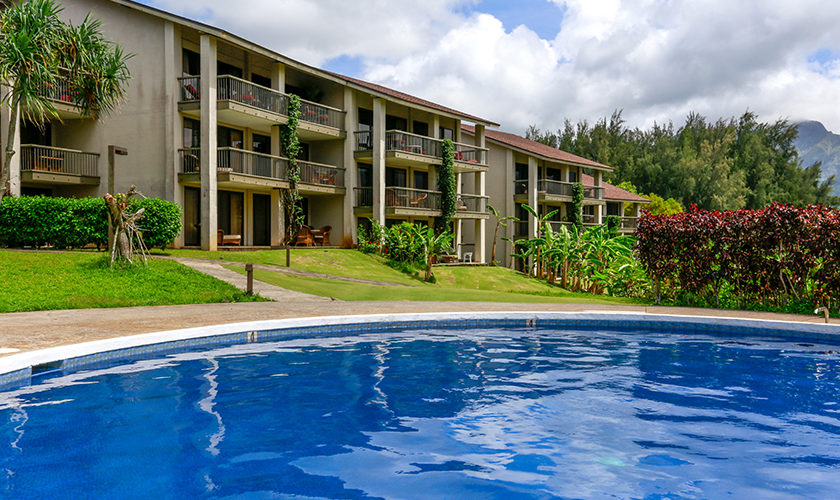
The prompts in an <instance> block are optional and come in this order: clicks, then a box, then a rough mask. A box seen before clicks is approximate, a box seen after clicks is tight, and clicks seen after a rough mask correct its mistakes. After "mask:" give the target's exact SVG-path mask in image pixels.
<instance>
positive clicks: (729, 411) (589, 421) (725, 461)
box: [0, 330, 840, 500]
mask: <svg viewBox="0 0 840 500" xmlns="http://www.w3.org/2000/svg"><path fill="white" fill-rule="evenodd" d="M838 352H840V346H838V345H832V344H826V343H818V342H802V341H795V340H784V339H772V338H746V339H744V338H740V339H736V338H734V337H726V336H711V335H703V334H664V333H656V332H635V333H626V332H611V331H598V332H595V331H552V330H466V331H459V332H452V331H446V330H440V331H429V330H420V331H402V332H397V333H387V334H385V333H383V334H367V335H359V336H352V337H350V336H348V337H340V338H339V337H333V338H321V339H307V338H295V339H288V340H284V341H280V342H272V343H257V344H246V345H239V346H228V347H219V348H216V349H214V350H208V351H202V352H186V353H179V354H173V355H170V356H165V357H162V358H158V359H148V360H139V361H134V362H130V363H124V364H121V365H117V366H111V367H105V368H98V369H90V370H87V371H81V372H75V373H69V374H59V375H57V376H52V377H44V379H43V380H36V381H35V382H34V383H33V385H32V386H29V387H24V388H22V389H19V390H16V391H11V392H6V393H2V394H0V431H2V435H0V441H1V442H0V446H2V453H0V457H1V458H0V460H2V463H0V496H2V497H8V498H143V499H147V500H149V499H158V498H231V497H233V498H247V499H262V498H290V497H295V498H323V497H330V498H365V497H384V498H424V497H425V498H500V499H511V498H550V497H573V498H580V497H588V498H592V497H594V498H603V497H616V498H630V497H633V498H677V497H685V498H696V497H704V498H708V497H710V498H721V497H725V496H728V497H731V498H787V497H790V498H793V497H803V496H804V497H812V498H830V497H836V495H837V492H838V491H840V354H838Z"/></svg>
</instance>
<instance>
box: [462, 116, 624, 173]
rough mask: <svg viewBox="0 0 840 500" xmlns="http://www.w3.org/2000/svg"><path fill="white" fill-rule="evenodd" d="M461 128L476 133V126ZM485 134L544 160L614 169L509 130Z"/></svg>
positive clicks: (491, 131)
mask: <svg viewBox="0 0 840 500" xmlns="http://www.w3.org/2000/svg"><path fill="white" fill-rule="evenodd" d="M461 128H462V129H464V130H465V131H467V132H469V133H470V134H474V133H475V127H470V126H468V125H463V126H462V127H461ZM484 136H485V138H487V139H490V140H492V141H495V142H498V143H500V144H504V145H506V146H510V147H511V148H514V149H518V150H520V151H523V152H525V153H529V154H533V155H535V156H539V157H541V158H543V159H544V160H549V161H557V162H561V163H569V164H572V165H579V166H582V167H588V168H596V169H598V170H614V169H613V168H612V167H611V166H609V165H604V164H603V163H598V162H596V161H592V160H588V159H586V158H583V157H582V156H578V155H573V154H572V153H567V152H566V151H563V150H562V149H557V148H552V147H551V146H546V145H545V144H542V143H540V142H536V141H532V140H530V139H526V138H524V137H521V136H518V135H514V134H509V133H507V132H500V131H498V130H485V131H484Z"/></svg>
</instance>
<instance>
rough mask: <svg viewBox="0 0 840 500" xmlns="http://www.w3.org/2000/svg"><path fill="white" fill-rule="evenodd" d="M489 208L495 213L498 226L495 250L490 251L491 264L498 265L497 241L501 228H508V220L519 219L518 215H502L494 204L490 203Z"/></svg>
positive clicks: (494, 234) (494, 242) (494, 243)
mask: <svg viewBox="0 0 840 500" xmlns="http://www.w3.org/2000/svg"><path fill="white" fill-rule="evenodd" d="M487 209H488V210H490V213H491V214H493V217H494V218H495V219H496V228H495V229H494V230H493V250H492V251H491V252H490V265H491V266H495V265H496V241H497V240H498V238H499V228H502V227H503V228H507V226H508V222H511V221H517V220H519V219H517V218H516V217H513V216H506V217H500V216H499V215H500V214H499V211H498V210H496V208H495V207H494V206H493V205H490V204H488V205H487Z"/></svg>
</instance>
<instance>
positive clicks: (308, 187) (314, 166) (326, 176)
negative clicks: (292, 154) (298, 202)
mask: <svg viewBox="0 0 840 500" xmlns="http://www.w3.org/2000/svg"><path fill="white" fill-rule="evenodd" d="M297 165H298V171H299V172H300V183H299V184H298V190H300V192H302V193H308V194H318V193H324V194H343V193H344V191H345V188H344V169H343V168H341V167H336V166H333V165H325V164H323V163H315V162H311V161H302V160H298V162H297Z"/></svg>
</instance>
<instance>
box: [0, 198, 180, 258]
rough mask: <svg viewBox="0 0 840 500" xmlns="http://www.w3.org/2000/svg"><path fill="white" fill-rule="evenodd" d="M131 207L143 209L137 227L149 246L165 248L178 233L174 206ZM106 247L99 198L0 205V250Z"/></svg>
mask: <svg viewBox="0 0 840 500" xmlns="http://www.w3.org/2000/svg"><path fill="white" fill-rule="evenodd" d="M135 205H136V206H137V208H140V207H144V208H145V209H146V211H145V214H144V217H143V219H142V220H141V225H142V227H144V228H145V231H144V232H143V237H144V240H145V241H146V243H147V244H148V245H149V246H166V245H168V244H169V243H171V242H172V241H173V240H174V239H175V237H176V236H177V235H178V233H179V232H180V231H181V210H180V208H179V207H178V205H176V204H175V203H172V202H168V201H164V200H160V199H155V198H148V199H145V200H139V201H137V202H135ZM107 243H108V216H107V209H106V208H105V201H104V200H103V199H102V198H48V197H44V196H21V197H19V198H15V197H11V196H7V197H5V198H3V201H2V203H0V246H4V247H24V246H32V247H39V246H45V245H48V246H53V247H55V248H79V247H83V246H85V245H88V244H94V245H104V244H107Z"/></svg>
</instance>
